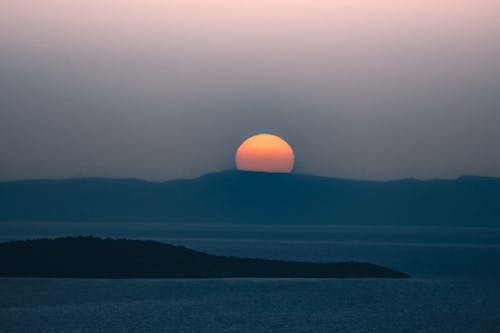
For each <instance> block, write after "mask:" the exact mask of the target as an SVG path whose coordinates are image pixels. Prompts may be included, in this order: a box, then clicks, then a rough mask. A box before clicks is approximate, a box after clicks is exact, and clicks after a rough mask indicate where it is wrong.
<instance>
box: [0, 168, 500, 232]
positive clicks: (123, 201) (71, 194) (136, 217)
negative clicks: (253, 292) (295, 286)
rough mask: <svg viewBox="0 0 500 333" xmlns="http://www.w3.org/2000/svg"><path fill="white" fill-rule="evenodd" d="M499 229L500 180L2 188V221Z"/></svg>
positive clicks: (47, 183)
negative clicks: (296, 224) (159, 222)
mask: <svg viewBox="0 0 500 333" xmlns="http://www.w3.org/2000/svg"><path fill="white" fill-rule="evenodd" d="M1 220H4V221H6V220H10V221H13V220H32V221H165V222H207V223H208V222H215V223H302V224H309V223H310V224H384V225H401V224H406V225H454V226H500V178H485V177H473V176H466V177H461V178H458V179H454V180H429V181H420V180H412V179H405V180H397V181H385V182H383V181H358V180H348V179H337V178H324V177H317V176H307V175H300V174H273V173H259V172H240V171H225V172H220V173H212V174H207V175H205V176H202V177H199V178H196V179H189V180H173V181H167V182H158V183H156V182H146V181H141V180H134V179H67V180H29V181H13V182H2V183H0V221H1Z"/></svg>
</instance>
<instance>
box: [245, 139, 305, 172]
mask: <svg viewBox="0 0 500 333" xmlns="http://www.w3.org/2000/svg"><path fill="white" fill-rule="evenodd" d="M235 159H236V168H237V169H238V170H244V171H264V172H291V171H292V169H293V164H294V161H295V154H294V152H293V149H292V147H291V146H290V145H289V144H288V143H287V142H286V141H285V140H283V139H282V138H280V137H279V136H277V135H272V134H257V135H254V136H252V137H250V138H248V139H246V140H245V141H243V143H242V144H241V145H240V146H239V148H238V150H237V151H236V158H235Z"/></svg>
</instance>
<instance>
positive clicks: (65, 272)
mask: <svg viewBox="0 0 500 333" xmlns="http://www.w3.org/2000/svg"><path fill="white" fill-rule="evenodd" d="M0 276H1V277H57V278H408V277H410V276H409V275H408V274H405V273H402V272H398V271H396V270H393V269H390V268H386V267H382V266H378V265H374V264H370V263H362V262H336V263H315V262H299V261H283V260H269V259H255V258H238V257H229V256H217V255H210V254H206V253H202V252H198V251H194V250H191V249H188V248H186V247H183V246H174V245H170V244H166V243H161V242H156V241H150V240H147V241H144V240H132V239H111V238H105V239H103V238H97V237H92V236H86V237H81V236H80V237H64V238H54V239H34V240H24V241H12V242H5V243H0Z"/></svg>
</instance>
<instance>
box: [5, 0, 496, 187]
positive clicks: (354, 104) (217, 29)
mask: <svg viewBox="0 0 500 333" xmlns="http://www.w3.org/2000/svg"><path fill="white" fill-rule="evenodd" d="M262 132H267V133H272V134H276V135H279V136H281V137H283V138H284V139H285V140H286V141H287V142H288V143H290V145H291V146H292V147H293V148H294V151H295V161H296V162H295V169H294V171H295V172H299V173H306V174H317V175H323V176H331V177H343V178H355V179H372V180H386V179H398V178H419V179H429V178H454V177H457V176H460V175H463V174H474V175H483V176H497V177H500V147H499V146H500V1H498V0H468V1H464V0H453V1H451V0H432V1H431V0H407V1H396V0H358V1H352V0H288V1H282V0H167V1H150V0H128V1H126V0H123V1H110V0H85V1H84V0H71V1H70V0H44V1H39V0H25V1H23V0H2V1H1V3H0V180H14V179H31V178H68V177H119V178H122V177H126V178H129V177H133V178H141V179H147V180H155V181H160V180H168V179H174V178H186V177H189V178H190V177H196V176H199V175H202V174H205V173H208V172H214V171H219V170H225V169H232V168H234V167H235V162H234V155H235V152H236V149H237V148H238V146H239V144H240V143H241V142H243V141H244V140H245V139H246V138H248V137H249V136H251V135H254V134H257V133H262Z"/></svg>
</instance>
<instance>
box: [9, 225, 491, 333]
mask: <svg viewBox="0 0 500 333" xmlns="http://www.w3.org/2000/svg"><path fill="white" fill-rule="evenodd" d="M81 234H84V235H87V234H92V235H96V236H113V237H133V238H148V239H151V238H152V239H157V240H161V241H168V242H170V243H175V244H182V245H186V246H189V247H191V248H195V249H199V250H203V251H205V252H209V253H214V254H229V255H237V256H249V257H265V258H281V259H296V260H313V261H338V260H357V261H369V262H372V263H376V264H382V265H386V266H389V267H392V268H396V269H399V270H402V271H405V272H407V273H409V274H411V275H412V276H413V278H412V279H409V280H384V279H374V280H334V279H332V280H320V279H298V280H290V279H289V280H287V279H224V280H78V279H0V332H126V331H132V332H266V331H268V332H500V229H495V228H433V227H394V226H382V227H374V226H248V225H244V226H234V225H232V226H231V225H216V226H210V225H204V224H197V225H193V224H190V225H183V224H170V225H168V224H157V223H134V224H116V223H91V224H89V223H84V224H81V223H48V224H47V223H45V224H44V225H40V224H38V223H5V222H3V223H0V235H1V240H2V241H6V240H12V239H25V238H34V237H53V236H63V235H81Z"/></svg>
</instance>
